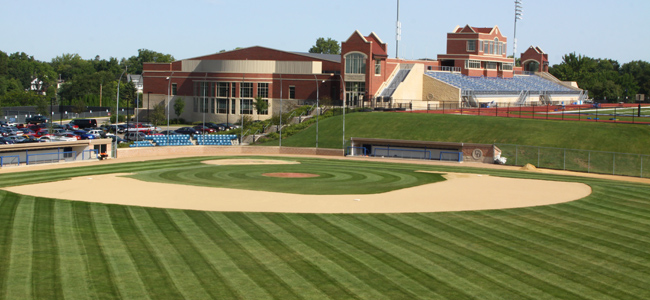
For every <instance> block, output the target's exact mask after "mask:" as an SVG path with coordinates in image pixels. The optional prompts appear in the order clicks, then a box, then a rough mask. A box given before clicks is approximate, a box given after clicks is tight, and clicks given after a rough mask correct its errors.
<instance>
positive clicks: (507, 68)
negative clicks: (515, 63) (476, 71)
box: [501, 64, 512, 71]
mask: <svg viewBox="0 0 650 300" xmlns="http://www.w3.org/2000/svg"><path fill="white" fill-rule="evenodd" d="M501 70H502V71H512V64H501Z"/></svg>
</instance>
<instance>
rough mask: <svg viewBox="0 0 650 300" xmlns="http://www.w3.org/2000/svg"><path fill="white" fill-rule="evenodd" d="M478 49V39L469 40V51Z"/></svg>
mask: <svg viewBox="0 0 650 300" xmlns="http://www.w3.org/2000/svg"><path fill="white" fill-rule="evenodd" d="M474 51H476V41H474V40H471V41H467V52H474Z"/></svg>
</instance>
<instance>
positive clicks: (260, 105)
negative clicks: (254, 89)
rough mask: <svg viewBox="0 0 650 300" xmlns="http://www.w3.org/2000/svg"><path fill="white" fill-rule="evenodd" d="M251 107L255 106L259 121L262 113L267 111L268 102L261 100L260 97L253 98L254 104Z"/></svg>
mask: <svg viewBox="0 0 650 300" xmlns="http://www.w3.org/2000/svg"><path fill="white" fill-rule="evenodd" d="M253 105H255V110H256V111H257V119H258V120H259V119H260V115H261V114H262V113H264V112H265V111H268V110H269V101H268V100H264V99H262V97H260V96H257V97H255V102H253Z"/></svg>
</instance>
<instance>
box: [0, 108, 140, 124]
mask: <svg viewBox="0 0 650 300" xmlns="http://www.w3.org/2000/svg"><path fill="white" fill-rule="evenodd" d="M0 110H1V111H2V113H1V114H0V115H1V116H0V120H3V121H5V122H10V123H17V124H22V123H25V120H26V119H27V118H30V117H33V116H38V115H40V114H39V113H37V112H36V107H30V106H21V107H3V108H0ZM49 110H50V107H49V106H48V113H47V114H45V116H46V117H48V118H49V119H51V120H53V121H54V122H59V121H61V120H70V119H78V118H81V119H86V118H101V117H108V116H110V111H111V109H110V108H109V107H88V108H87V109H86V110H85V111H83V112H79V113H75V112H73V110H74V107H72V106H61V107H59V106H56V105H55V106H53V107H52V112H49ZM126 113H128V114H129V115H133V114H134V109H133V108H132V107H129V108H122V107H120V115H123V114H126ZM50 114H52V115H51V116H50Z"/></svg>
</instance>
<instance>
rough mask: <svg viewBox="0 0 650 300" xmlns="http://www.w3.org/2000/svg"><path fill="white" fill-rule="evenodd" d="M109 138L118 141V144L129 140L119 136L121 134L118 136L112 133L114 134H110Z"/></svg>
mask: <svg viewBox="0 0 650 300" xmlns="http://www.w3.org/2000/svg"><path fill="white" fill-rule="evenodd" d="M109 138H110V139H112V140H113V142H115V141H117V144H118V145H119V144H121V143H126V142H128V141H127V140H125V139H123V138H121V137H119V136H117V135H112V136H110V137H109Z"/></svg>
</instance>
